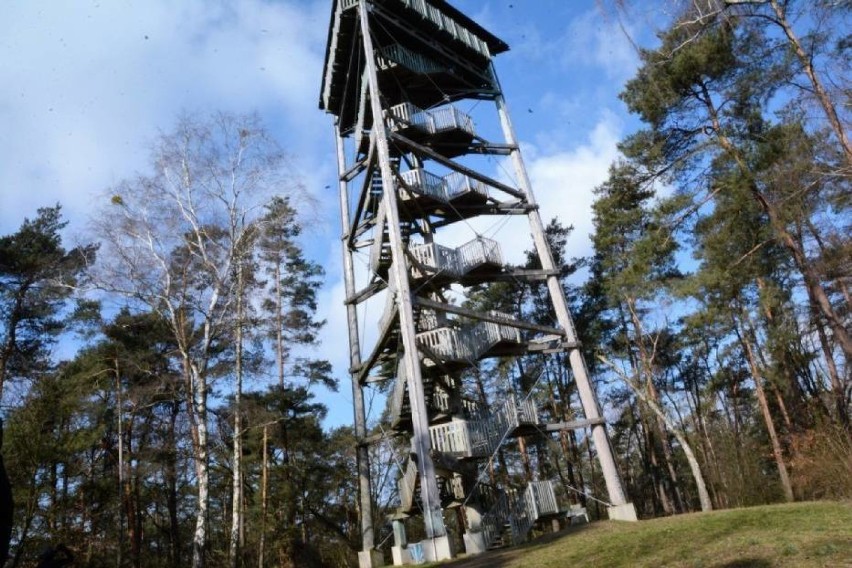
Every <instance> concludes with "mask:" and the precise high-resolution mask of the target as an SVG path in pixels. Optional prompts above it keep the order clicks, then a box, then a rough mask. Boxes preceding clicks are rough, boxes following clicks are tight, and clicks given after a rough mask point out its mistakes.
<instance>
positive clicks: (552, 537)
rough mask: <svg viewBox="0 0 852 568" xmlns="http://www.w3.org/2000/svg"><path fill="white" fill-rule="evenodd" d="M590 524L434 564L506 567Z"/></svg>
mask: <svg viewBox="0 0 852 568" xmlns="http://www.w3.org/2000/svg"><path fill="white" fill-rule="evenodd" d="M590 526H591V525H590V524H582V525H575V526H572V527H568V528H566V529H563V530H561V531H559V532H557V533H548V534H545V535H542V536H540V537H538V538H536V539H535V540H533V541H530V542H527V543H525V544H521V545H518V546H512V547H509V548H498V549H496V550H489V551H487V552H484V553H482V554H477V555H476V556H470V557H467V558H460V559H458V560H453V561H451V562H447V563H442V564H436V565H434V566H436V567H437V566H447V568H505V567H506V566H509V565H510V564H513V563H517V561H518V560H519V559H520V558H522V557H523V556H524V554H526V553H528V552H529V551H530V550H534V549H536V548H540V547H543V546H549V545H550V544H551V543H553V542H554V541H557V540H560V539H562V538H564V537H568V536H570V535H575V534H578V533H581V532H583V531H585V530H587V529H588V528H589V527H590Z"/></svg>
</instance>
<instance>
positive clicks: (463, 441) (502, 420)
mask: <svg viewBox="0 0 852 568" xmlns="http://www.w3.org/2000/svg"><path fill="white" fill-rule="evenodd" d="M535 424H538V412H537V410H536V408H535V405H534V404H533V402H532V401H529V400H528V401H524V402H521V403H519V402H518V401H517V398H516V397H515V395H510V396H509V397H508V398H507V399H506V400H505V401H503V403H502V404H501V405H500V406H499V407H498V408H497V411H496V412H493V413H492V414H490V415H488V416H486V417H485V418H481V419H478V420H465V419H463V418H454V419H453V420H452V421H450V422H447V423H444V424H438V425H435V426H430V427H429V436H430V438H431V441H432V449H433V450H435V451H438V452H442V453H447V454H451V455H453V456H455V457H459V458H465V457H479V458H481V457H490V456H491V454H493V453H494V451H495V450H496V449H497V447H498V446H499V445H500V444H501V442H502V441H503V439H504V438H505V437H506V436H507V435H508V434H509V433H511V432H512V431H513V430H514V429H515V428H518V427H519V426H521V425H535Z"/></svg>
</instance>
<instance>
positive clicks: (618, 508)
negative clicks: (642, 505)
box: [607, 503, 639, 522]
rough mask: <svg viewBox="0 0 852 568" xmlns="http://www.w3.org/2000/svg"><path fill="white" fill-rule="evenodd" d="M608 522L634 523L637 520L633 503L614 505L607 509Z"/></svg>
mask: <svg viewBox="0 0 852 568" xmlns="http://www.w3.org/2000/svg"><path fill="white" fill-rule="evenodd" d="M607 513H608V514H609V520H611V521H631V522H636V521H638V520H639V519H638V518H637V517H636V507H634V506H633V503H625V504H624V505H614V506H612V507H608V508H607Z"/></svg>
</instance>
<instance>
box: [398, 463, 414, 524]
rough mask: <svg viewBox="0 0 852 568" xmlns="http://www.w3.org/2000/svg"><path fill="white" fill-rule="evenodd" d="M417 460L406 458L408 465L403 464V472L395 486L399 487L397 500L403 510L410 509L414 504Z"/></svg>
mask: <svg viewBox="0 0 852 568" xmlns="http://www.w3.org/2000/svg"><path fill="white" fill-rule="evenodd" d="M417 474H418V471H417V462H415V461H414V460H413V459H411V458H409V459H408V465H406V466H405V472H404V473H403V474H402V477H400V478H399V482H398V484H397V487H398V489H399V502H400V505H401V506H402V509H403V510H404V511H408V510H410V509H411V507H412V505H413V504H414V491H415V489H416V488H417V478H418V475H417Z"/></svg>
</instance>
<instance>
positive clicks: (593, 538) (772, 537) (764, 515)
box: [442, 502, 852, 568]
mask: <svg viewBox="0 0 852 568" xmlns="http://www.w3.org/2000/svg"><path fill="white" fill-rule="evenodd" d="M442 566H444V565H442ZM446 566H450V567H452V568H528V567H531V566H535V567H536V568H548V567H550V568H557V567H575V566H576V567H580V566H583V567H605V568H615V567H619V566H623V567H630V568H639V567H647V568H652V567H657V566H671V567H687V566H688V567H690V568H698V567H701V568H745V567H757V568H769V567H790V568H793V567H795V568H806V567H817V566H819V567H831V568H842V567H850V568H852V503H848V502H846V503H833V502H811V503H795V504H790V505H768V506H762V507H751V508H748V509H732V510H726V511H715V512H712V513H695V514H690V515H680V516H677V517H668V518H663V519H654V520H649V521H642V522H640V523H636V524H632V523H631V524H627V523H617V522H612V521H602V522H597V523H592V524H590V525H585V526H579V527H573V528H571V529H568V530H566V531H563V532H561V533H559V534H556V535H547V536H544V537H542V538H540V539H537V540H535V541H534V542H531V543H529V544H527V545H525V546H520V547H516V548H512V549H506V550H502V551H498V552H494V553H490V554H484V555H482V556H479V557H474V558H469V559H462V560H457V561H455V562H451V563H448V564H446Z"/></svg>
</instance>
